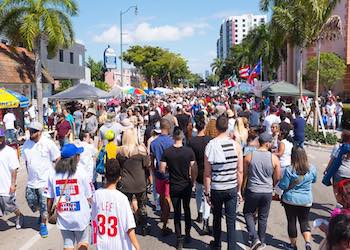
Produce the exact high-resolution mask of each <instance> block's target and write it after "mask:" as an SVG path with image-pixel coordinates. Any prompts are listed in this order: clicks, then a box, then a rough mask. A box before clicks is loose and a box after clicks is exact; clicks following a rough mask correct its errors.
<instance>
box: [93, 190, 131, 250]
mask: <svg viewBox="0 0 350 250" xmlns="http://www.w3.org/2000/svg"><path fill="white" fill-rule="evenodd" d="M92 221H93V229H94V230H93V232H94V233H93V242H94V244H96V249H97V250H99V249H101V250H102V249H103V250H104V249H123V250H128V249H133V246H132V244H131V241H130V238H129V236H128V231H129V229H132V228H135V227H136V224H135V220H134V215H133V213H132V211H131V207H130V203H129V200H128V198H127V197H126V196H125V195H124V194H122V193H121V192H119V191H118V190H116V189H114V190H110V189H99V190H97V191H96V192H95V194H94V197H93V204H92Z"/></svg>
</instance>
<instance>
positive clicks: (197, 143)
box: [189, 136, 211, 184]
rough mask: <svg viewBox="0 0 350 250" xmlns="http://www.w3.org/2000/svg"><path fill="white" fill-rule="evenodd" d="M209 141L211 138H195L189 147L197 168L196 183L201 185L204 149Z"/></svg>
mask: <svg viewBox="0 0 350 250" xmlns="http://www.w3.org/2000/svg"><path fill="white" fill-rule="evenodd" d="M210 140H211V138H210V137H209V136H196V137H194V138H192V140H191V141H190V145H189V146H190V147H191V148H192V150H193V152H194V154H195V156H196V161H197V166H198V176H197V179H196V181H197V182H198V183H199V184H203V175H204V154H205V147H206V146H207V144H208V143H209V141H210Z"/></svg>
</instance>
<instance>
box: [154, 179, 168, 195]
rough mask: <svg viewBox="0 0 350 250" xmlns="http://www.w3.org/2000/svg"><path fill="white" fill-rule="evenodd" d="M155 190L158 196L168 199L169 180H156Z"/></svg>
mask: <svg viewBox="0 0 350 250" xmlns="http://www.w3.org/2000/svg"><path fill="white" fill-rule="evenodd" d="M156 190H157V193H158V194H159V195H164V196H165V197H170V185H169V180H166V179H165V180H159V179H156Z"/></svg>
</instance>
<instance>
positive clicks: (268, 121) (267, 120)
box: [263, 114, 281, 134]
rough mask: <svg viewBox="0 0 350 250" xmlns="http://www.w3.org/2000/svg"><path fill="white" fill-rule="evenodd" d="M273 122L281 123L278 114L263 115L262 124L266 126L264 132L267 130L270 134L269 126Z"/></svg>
mask: <svg viewBox="0 0 350 250" xmlns="http://www.w3.org/2000/svg"><path fill="white" fill-rule="evenodd" d="M274 123H281V119H280V118H279V116H277V115H275V114H271V115H268V116H266V117H265V120H264V123H263V126H265V127H266V132H268V133H269V134H272V132H271V126H272V124H274Z"/></svg>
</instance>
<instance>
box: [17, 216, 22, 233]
mask: <svg viewBox="0 0 350 250" xmlns="http://www.w3.org/2000/svg"><path fill="white" fill-rule="evenodd" d="M22 226H23V215H20V216H17V218H16V229H17V230H18V229H21V228H22Z"/></svg>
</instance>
